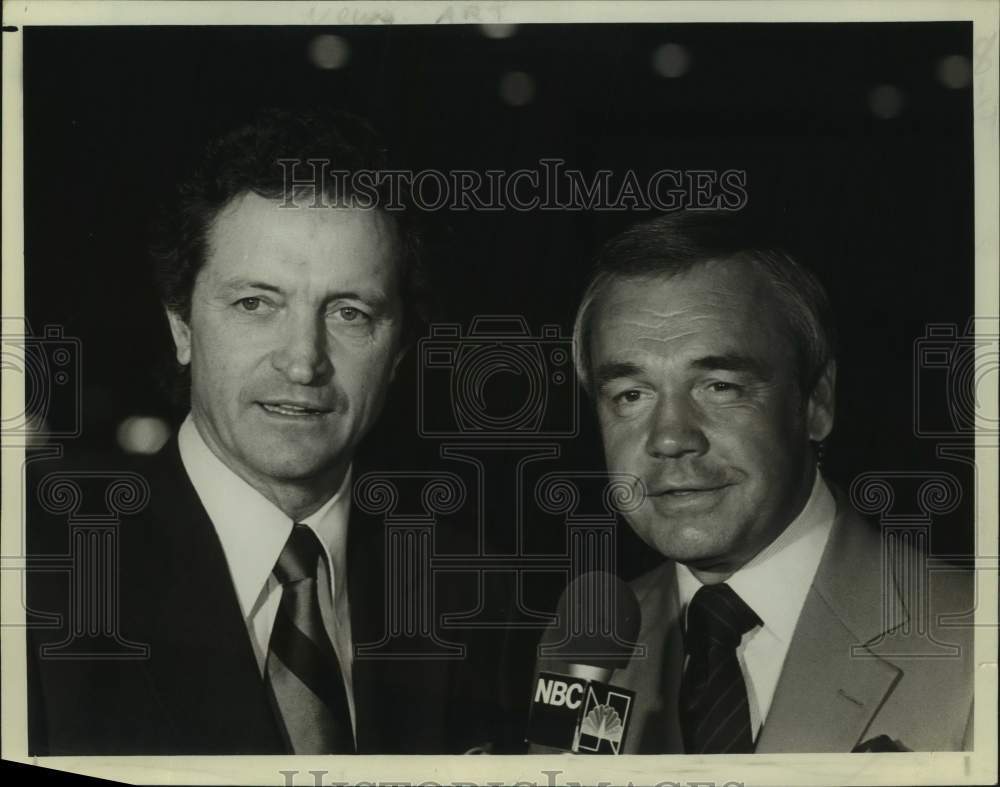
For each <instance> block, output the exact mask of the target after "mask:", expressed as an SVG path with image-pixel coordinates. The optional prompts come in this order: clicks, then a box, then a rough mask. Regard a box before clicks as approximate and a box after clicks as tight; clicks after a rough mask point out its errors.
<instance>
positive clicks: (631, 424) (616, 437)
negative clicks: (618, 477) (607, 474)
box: [601, 418, 646, 470]
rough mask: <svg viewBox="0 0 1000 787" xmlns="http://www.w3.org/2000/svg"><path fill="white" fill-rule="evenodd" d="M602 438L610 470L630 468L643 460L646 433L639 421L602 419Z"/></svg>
mask: <svg viewBox="0 0 1000 787" xmlns="http://www.w3.org/2000/svg"><path fill="white" fill-rule="evenodd" d="M601 438H602V442H603V444H604V457H605V461H606V463H607V465H608V469H609V470H628V469H630V468H633V467H635V465H636V464H637V463H638V462H639V461H641V458H642V456H643V454H644V453H645V450H644V448H643V446H644V445H645V443H646V433H645V430H644V428H643V426H642V424H641V423H640V422H638V421H620V420H618V419H609V418H602V419H601Z"/></svg>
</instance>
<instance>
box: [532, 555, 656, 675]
mask: <svg viewBox="0 0 1000 787" xmlns="http://www.w3.org/2000/svg"><path fill="white" fill-rule="evenodd" d="M557 614H558V620H557V622H556V632H557V634H558V635H557V636H556V637H555V638H554V639H552V638H550V637H546V639H547V640H548V642H549V644H544V645H542V646H541V647H540V650H539V655H540V656H541V657H542V658H554V659H558V660H560V661H565V662H568V663H570V664H580V665H585V666H589V667H595V668H597V669H602V670H616V669H622V668H624V667H625V666H627V665H628V662H629V659H631V658H632V655H633V653H634V652H635V650H636V640H637V639H638V637H639V628H640V626H641V624H642V613H641V611H640V609H639V600H638V599H637V598H636V597H635V593H634V592H633V590H632V588H630V587H629V586H628V585H627V584H625V583H624V582H622V580H621V579H619V578H618V577H617V576H615V575H614V574H611V573H608V572H606V571H590V572H587V573H586V574H581V575H580V576H578V577H577V578H576V579H574V580H573V581H572V582H571V583H570V584H569V585H568V586H567V588H566V590H565V591H563V594H562V598H560V599H559V605H558V607H557Z"/></svg>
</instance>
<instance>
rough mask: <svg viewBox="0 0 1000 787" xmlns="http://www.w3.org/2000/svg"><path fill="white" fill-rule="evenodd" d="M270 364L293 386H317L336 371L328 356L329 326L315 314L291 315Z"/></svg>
mask: <svg viewBox="0 0 1000 787" xmlns="http://www.w3.org/2000/svg"><path fill="white" fill-rule="evenodd" d="M284 328H285V331H284V335H283V336H282V340H281V342H280V343H279V346H278V347H277V348H276V349H275V351H274V352H273V353H272V355H271V364H272V365H273V366H274V368H275V369H277V370H278V371H279V372H281V373H282V374H283V375H284V376H285V377H286V378H288V380H289V381H290V382H293V383H296V384H298V385H316V384H319V383H322V382H325V381H326V379H327V378H328V377H329V375H330V373H331V372H332V371H333V364H332V363H331V361H330V356H329V354H328V349H329V347H328V340H327V332H326V322H325V321H324V320H323V319H322V318H321V317H319V316H317V315H313V314H299V315H290V316H289V319H288V321H287V322H286V324H285V326H284Z"/></svg>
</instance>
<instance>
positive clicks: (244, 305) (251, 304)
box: [236, 297, 261, 312]
mask: <svg viewBox="0 0 1000 787" xmlns="http://www.w3.org/2000/svg"><path fill="white" fill-rule="evenodd" d="M236 304H237V305H238V306H239V307H240V308H241V309H243V311H247V312H255V311H257V310H258V309H259V308H260V304H261V300H260V298H255V297H249V298H240V299H239V300H238V301H236Z"/></svg>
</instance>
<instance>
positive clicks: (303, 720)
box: [266, 524, 355, 754]
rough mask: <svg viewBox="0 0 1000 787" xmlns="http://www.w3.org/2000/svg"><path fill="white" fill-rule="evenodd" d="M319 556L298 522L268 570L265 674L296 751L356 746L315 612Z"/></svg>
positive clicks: (340, 682) (339, 750)
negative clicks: (277, 592)
mask: <svg viewBox="0 0 1000 787" xmlns="http://www.w3.org/2000/svg"><path fill="white" fill-rule="evenodd" d="M323 559H324V558H323V548H322V546H321V545H320V542H319V539H318V538H317V537H316V534H315V533H313V531H312V530H311V529H310V528H309V527H308V526H306V525H298V524H297V525H295V526H294V527H293V528H292V534H291V535H290V536H289V537H288V541H287V542H286V544H285V547H284V549H282V551H281V555H280V556H279V557H278V562H277V564H276V565H275V567H274V572H273V573H274V576H275V578H276V579H277V580H278V581H279V582H280V583H281V586H282V591H281V604H280V606H279V607H278V614H277V616H276V617H275V619H274V628H273V629H272V630H271V640H270V642H269V644H268V650H267V678H266V680H267V684H268V686H269V687H270V695H271V699H272V701H273V703H274V708H275V713H276V715H277V717H278V719H279V720H280V722H281V723H282V725H283V726H284V730H285V737H286V740H287V742H288V745H289V748H290V749H291V750H292V751H293V752H294V753H295V754H333V753H344V752H351V753H353V752H354V751H355V747H354V733H353V731H352V729H351V715H350V710H349V708H348V704H347V693H346V691H345V690H344V681H343V678H342V677H341V674H340V664H339V662H338V661H337V654H336V652H335V651H334V649H333V644H332V643H331V642H330V638H329V636H328V635H327V633H326V628H325V627H324V625H323V619H322V616H321V614H320V607H319V595H318V586H317V585H318V583H317V581H316V572H317V568H318V566H319V561H320V560H323Z"/></svg>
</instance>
